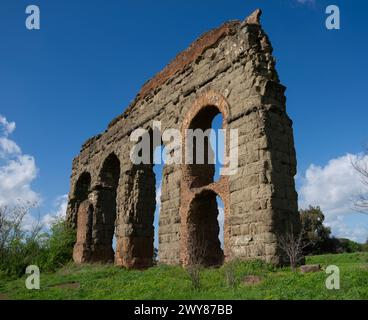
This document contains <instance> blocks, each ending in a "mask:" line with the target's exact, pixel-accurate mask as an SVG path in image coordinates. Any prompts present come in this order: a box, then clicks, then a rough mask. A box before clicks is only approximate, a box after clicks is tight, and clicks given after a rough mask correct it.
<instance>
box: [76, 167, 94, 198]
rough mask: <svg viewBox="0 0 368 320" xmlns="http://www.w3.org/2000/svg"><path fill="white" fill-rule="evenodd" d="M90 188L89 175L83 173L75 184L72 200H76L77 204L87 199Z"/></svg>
mask: <svg viewBox="0 0 368 320" xmlns="http://www.w3.org/2000/svg"><path fill="white" fill-rule="evenodd" d="M90 188H91V175H90V174H89V172H86V171H85V172H83V173H82V174H81V175H80V177H79V178H78V181H77V183H76V184H75V190H74V198H75V199H76V200H77V202H79V203H81V202H82V201H84V200H86V199H87V198H88V194H89V191H90Z"/></svg>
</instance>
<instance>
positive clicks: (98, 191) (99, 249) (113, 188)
mask: <svg viewBox="0 0 368 320" xmlns="http://www.w3.org/2000/svg"><path fill="white" fill-rule="evenodd" d="M120 170H121V169H120V160H119V158H118V157H117V156H116V154H115V153H111V154H109V155H108V156H107V157H106V158H105V160H104V162H103V164H102V166H101V170H100V172H99V175H98V184H97V185H96V186H95V188H94V189H95V190H94V194H95V198H96V206H95V210H94V219H93V220H94V225H93V245H92V261H98V262H113V261H114V250H113V248H112V244H113V238H114V233H115V222H116V218H117V189H118V185H119V180H120Z"/></svg>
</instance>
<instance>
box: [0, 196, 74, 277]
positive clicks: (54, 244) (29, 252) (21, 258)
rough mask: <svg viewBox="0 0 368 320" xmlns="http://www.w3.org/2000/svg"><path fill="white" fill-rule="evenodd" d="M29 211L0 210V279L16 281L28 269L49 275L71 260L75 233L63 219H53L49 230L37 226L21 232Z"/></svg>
mask: <svg viewBox="0 0 368 320" xmlns="http://www.w3.org/2000/svg"><path fill="white" fill-rule="evenodd" d="M32 207H33V205H32V204H29V203H26V204H22V205H17V206H13V207H0V275H1V274H2V275H3V276H4V275H6V276H7V277H10V278H17V277H20V276H22V275H24V273H25V270H26V268H27V266H29V265H37V266H38V267H39V268H40V270H41V272H43V271H49V272H51V271H55V270H57V269H59V268H60V267H62V266H63V265H65V264H66V263H68V262H70V261H71V259H72V254H73V246H74V243H75V236H76V235H75V231H74V230H72V229H71V228H70V227H69V225H68V224H67V222H66V221H65V220H63V219H55V220H54V221H53V223H52V224H51V227H50V229H49V230H45V228H44V226H43V225H42V224H41V223H40V222H35V223H34V224H33V225H32V226H29V227H28V228H25V227H24V224H25V221H26V219H27V216H28V215H29V212H30V210H31V209H32Z"/></svg>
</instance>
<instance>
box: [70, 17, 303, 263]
mask: <svg viewBox="0 0 368 320" xmlns="http://www.w3.org/2000/svg"><path fill="white" fill-rule="evenodd" d="M259 16H260V12H259V11H256V12H255V13H253V14H252V15H251V16H250V17H248V18H247V19H246V20H244V21H242V22H240V21H232V22H228V23H225V24H224V25H223V26H221V27H219V28H218V29H215V30H213V31H210V32H208V33H206V34H204V35H203V36H201V37H200V38H199V39H198V40H197V41H195V42H194V43H193V44H192V45H191V46H190V47H189V48H188V49H187V50H185V51H184V52H183V53H181V54H179V55H178V56H177V57H176V58H175V59H174V60H173V61H172V62H171V63H170V64H169V65H168V66H167V67H166V68H165V69H164V70H163V71H161V72H160V73H158V74H157V75H156V76H155V77H154V78H153V79H151V80H150V81H149V82H147V83H146V84H145V85H144V86H143V88H142V90H141V91H140V93H139V94H138V95H137V97H136V99H135V100H134V101H133V102H132V104H131V105H130V106H129V107H128V108H127V110H126V111H125V112H124V113H123V114H122V115H121V116H119V117H118V118H116V119H115V120H113V121H112V122H111V123H110V125H109V126H108V128H107V130H106V131H105V132H104V133H103V134H101V135H98V136H96V137H93V138H92V139H90V140H88V141H87V142H86V143H85V144H84V145H83V147H82V150H81V152H80V154H79V155H78V156H77V157H76V158H75V159H74V161H73V169H72V176H71V186H70V193H69V205H68V219H69V221H70V222H71V223H73V225H74V226H78V229H79V228H80V224H81V223H86V221H88V218H87V216H86V212H88V206H89V205H92V206H94V210H90V212H93V213H92V215H93V219H92V222H91V223H92V226H91V229H92V230H91V234H92V239H91V240H90V242H91V244H86V243H84V242H83V239H86V237H87V236H86V235H88V232H87V231H86V230H81V231H80V232H79V230H78V232H79V233H80V236H79V237H78V242H77V244H76V247H75V254H74V259H75V261H79V262H84V261H86V260H88V259H90V260H92V261H98V260H100V261H108V260H109V259H110V257H111V251H109V252H110V253H106V254H105V255H104V254H103V253H101V250H102V251H104V250H108V249H107V247H109V246H110V247H111V241H112V239H111V237H112V234H113V224H111V221H115V225H116V238H117V239H116V241H117V248H116V253H115V263H116V264H118V265H123V266H126V267H133V268H143V267H147V266H150V265H151V264H152V255H153V234H154V229H153V217H154V211H155V176H154V173H153V170H152V165H143V164H142V165H134V164H133V163H132V162H131V160H130V158H129V154H130V150H131V148H132V146H133V143H132V142H131V141H130V139H129V136H130V134H131V133H132V132H133V130H134V129H136V128H139V127H142V128H146V129H149V128H151V127H152V121H153V120H156V121H161V122H162V130H165V129H166V128H175V129H178V130H181V131H182V132H183V130H185V129H186V128H189V127H191V126H193V125H195V126H197V127H198V126H203V127H208V124H209V123H210V120H211V119H212V118H213V116H214V115H216V113H219V112H221V113H222V116H223V119H224V122H223V127H224V128H227V129H238V133H239V146H238V147H239V168H238V172H237V173H236V174H235V175H230V176H222V177H221V178H220V180H219V181H217V182H213V178H212V177H211V172H212V171H213V169H211V168H210V167H209V165H202V166H203V167H202V169H200V170H199V171H198V170H197V169H196V168H195V167H189V166H186V165H165V166H164V169H163V176H162V195H161V209H160V222H159V257H160V262H161V263H168V264H179V263H182V264H188V263H191V258H190V257H191V254H192V253H191V252H193V246H195V243H196V240H195V239H194V236H193V234H194V233H195V232H196V230H202V231H203V230H212V231H211V232H210V231H208V232H209V233H211V235H213V234H214V232H217V230H218V226H216V225H215V223H214V222H213V221H214V219H213V216H216V215H217V213H218V211H217V207H216V205H214V202H213V199H215V197H216V195H217V196H220V197H221V199H222V201H223V203H224V211H225V226H224V230H225V231H224V257H222V258H224V259H225V260H228V259H232V258H234V257H240V258H261V259H265V260H267V261H273V262H275V263H280V262H282V260H283V257H282V254H281V253H280V252H279V250H278V245H277V241H278V235H280V234H282V233H283V232H284V230H285V226H286V224H288V223H289V222H290V221H291V222H292V223H293V224H295V225H296V224H297V223H298V219H297V194H296V191H295V185H294V175H295V174H296V157H295V150H294V142H293V132H292V122H291V120H290V119H289V117H288V116H287V114H286V110H285V96H284V90H285V88H284V87H283V86H282V85H281V84H280V83H279V79H278V76H277V72H276V70H275V61H274V58H273V57H272V47H271V44H270V42H269V40H268V38H267V36H266V34H265V33H264V31H263V30H262V28H261V26H260V24H259ZM206 117H207V118H206ZM183 139H184V138H183ZM227 151H229V150H227ZM114 157H115V158H116V159H115V161H113V165H111V164H110V165H106V162H109V161H110V160H111V158H114ZM109 159H110V160H109ZM110 162H111V161H110ZM110 162H109V163H110ZM117 166H118V168H117ZM195 172H202V173H198V174H197V173H195ZM116 175H118V177H116ZM86 176H89V179H90V181H88V179H86ZM106 177H107V178H106ZM114 178H116V180H115V183H116V184H115V185H114V183H111V181H110V183H108V182H106V180H109V179H110V180H114ZM211 179H212V180H211ZM113 198H115V199H113ZM111 204H113V207H112V205H111ZM115 205H116V206H115ZM115 207H116V209H115ZM204 211H205V215H209V217H208V218H205V215H203V214H204ZM78 212H79V214H80V212H82V213H81V215H82V217H81V218H80V217H78ZM201 214H202V215H203V216H201ZM211 214H212V215H213V216H211ZM211 217H212V218H211ZM81 221H82V222H81ZM206 221H212V222H213V223H212V225H211V223H208V226H206V227H204V226H201V224H203V223H205V222H206ZM206 228H207V229H206ZM296 228H297V225H296ZM208 232H207V231H205V233H208ZM197 235H198V232H197ZM206 240H208V241H207V243H208V244H209V243H211V245H209V246H210V247H209V248H208V250H207V252H208V256H209V257H210V258H208V259H210V260H211V259H212V260H211V261H217V262H218V263H221V261H222V259H221V257H220V256H219V255H218V251H219V250H218V248H217V246H218V244H216V241H215V240H214V239H212V240H211V239H206ZM86 246H87V247H88V249H87V251H88V250H89V251H88V254H86V253H82V252H81V251H83V250H81V248H84V247H86ZM78 252H79V253H78ZM216 252H217V253H216ZM82 256H83V257H87V258H82ZM88 257H89V258H88ZM209 263H210V262H209ZM210 264H211V263H210ZM212 264H215V262H214V263H212Z"/></svg>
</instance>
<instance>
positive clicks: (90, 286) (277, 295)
mask: <svg viewBox="0 0 368 320" xmlns="http://www.w3.org/2000/svg"><path fill="white" fill-rule="evenodd" d="M307 263H309V264H317V263H319V264H321V266H322V271H321V272H318V273H309V274H302V273H300V272H296V273H293V272H291V271H290V269H289V268H275V267H273V266H271V265H268V264H265V263H262V262H260V261H252V262H236V263H234V265H233V267H232V268H231V267H230V268H229V266H223V267H221V268H218V269H205V270H202V271H201V273H200V283H201V285H200V288H199V289H193V287H192V283H191V279H190V277H189V275H188V273H187V272H186V271H185V270H184V269H183V268H181V267H173V266H158V267H154V268H150V269H148V270H145V271H136V270H125V269H122V268H118V267H114V266H112V265H85V266H77V265H74V264H69V265H67V266H65V267H64V268H62V269H60V270H59V271H57V272H56V273H52V274H42V273H41V289H40V290H27V289H26V288H25V277H23V278H22V279H17V280H9V279H6V278H5V277H4V276H0V299H368V253H352V254H334V255H333V254H331V255H320V256H312V257H308V258H307ZM331 264H334V265H337V266H338V267H339V268H340V286H341V288H340V290H328V289H326V286H325V280H326V278H327V276H328V275H327V274H326V273H325V271H324V270H325V268H326V266H328V265H331ZM226 270H230V273H229V271H226ZM231 270H233V272H231ZM229 274H230V275H234V279H235V282H234V283H233V285H230V284H229V281H227V280H226V278H227V277H226V275H229ZM247 276H258V280H260V281H259V282H258V283H250V282H249V281H245V279H246V278H247Z"/></svg>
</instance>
